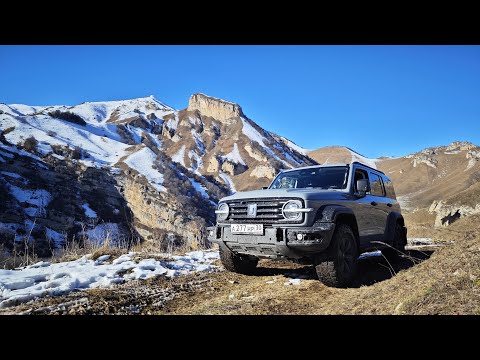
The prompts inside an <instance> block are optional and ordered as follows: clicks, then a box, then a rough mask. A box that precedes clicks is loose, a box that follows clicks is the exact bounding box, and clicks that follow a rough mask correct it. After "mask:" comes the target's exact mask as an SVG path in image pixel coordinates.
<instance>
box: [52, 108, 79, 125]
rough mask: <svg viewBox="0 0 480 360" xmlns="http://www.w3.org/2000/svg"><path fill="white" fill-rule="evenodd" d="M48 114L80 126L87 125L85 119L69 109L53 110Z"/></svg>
mask: <svg viewBox="0 0 480 360" xmlns="http://www.w3.org/2000/svg"><path fill="white" fill-rule="evenodd" d="M48 115H50V116H51V117H54V118H57V119H62V120H65V121H68V122H71V123H74V124H78V125H82V126H85V125H87V123H86V122H85V120H83V119H82V118H81V117H80V116H79V115H77V114H74V113H72V112H70V111H60V110H55V111H50V112H49V113H48Z"/></svg>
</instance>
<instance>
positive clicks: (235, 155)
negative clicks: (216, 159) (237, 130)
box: [222, 143, 246, 165]
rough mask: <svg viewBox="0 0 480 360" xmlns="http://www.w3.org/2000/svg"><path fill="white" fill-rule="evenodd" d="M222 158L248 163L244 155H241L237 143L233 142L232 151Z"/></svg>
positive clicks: (238, 162) (237, 162)
mask: <svg viewBox="0 0 480 360" xmlns="http://www.w3.org/2000/svg"><path fill="white" fill-rule="evenodd" d="M222 159H223V160H229V161H231V162H233V163H235V164H242V165H246V164H245V161H243V159H242V156H241V155H240V152H239V151H238V146H237V143H235V144H233V150H232V151H230V152H229V153H228V154H227V155H225V156H222Z"/></svg>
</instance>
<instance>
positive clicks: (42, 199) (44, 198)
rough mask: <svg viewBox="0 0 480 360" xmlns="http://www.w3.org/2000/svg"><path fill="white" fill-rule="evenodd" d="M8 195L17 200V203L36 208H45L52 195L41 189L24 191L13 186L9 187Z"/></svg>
mask: <svg viewBox="0 0 480 360" xmlns="http://www.w3.org/2000/svg"><path fill="white" fill-rule="evenodd" d="M9 187H10V194H12V196H13V197H14V198H15V199H17V201H18V202H21V203H22V202H25V203H27V204H30V205H34V206H37V207H45V206H47V205H48V204H49V203H50V201H51V200H52V195H51V194H50V193H49V192H48V191H47V190H43V189H35V190H24V189H21V188H19V187H17V186H14V185H11V184H10V185H9Z"/></svg>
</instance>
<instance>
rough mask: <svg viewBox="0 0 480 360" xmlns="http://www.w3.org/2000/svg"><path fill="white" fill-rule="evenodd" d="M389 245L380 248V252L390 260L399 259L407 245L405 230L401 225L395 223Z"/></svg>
mask: <svg viewBox="0 0 480 360" xmlns="http://www.w3.org/2000/svg"><path fill="white" fill-rule="evenodd" d="M389 245H390V246H391V247H387V248H385V249H382V254H383V256H385V258H386V259H387V260H388V261H390V262H396V261H398V260H399V259H400V256H401V255H402V254H404V253H405V245H407V239H405V232H404V230H403V227H402V225H400V224H399V223H396V225H395V234H394V236H393V242H392V243H391V244H389Z"/></svg>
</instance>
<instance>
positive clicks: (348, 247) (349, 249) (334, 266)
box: [315, 224, 359, 287]
mask: <svg viewBox="0 0 480 360" xmlns="http://www.w3.org/2000/svg"><path fill="white" fill-rule="evenodd" d="M329 256H330V258H331V260H329V261H323V262H320V263H319V264H317V265H316V266H315V270H316V271H317V276H318V280H320V281H321V282H322V283H323V284H325V285H327V286H331V287H346V286H348V285H349V284H350V283H351V282H352V280H353V278H354V277H355V274H356V272H357V263H358V256H359V252H358V246H357V242H356V239H355V235H354V234H353V231H352V229H351V228H350V226H348V225H346V224H338V225H337V226H336V229H335V232H334V234H333V237H332V243H331V244H330V254H329Z"/></svg>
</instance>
